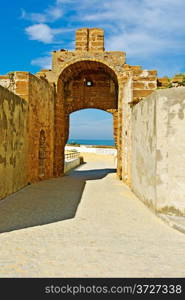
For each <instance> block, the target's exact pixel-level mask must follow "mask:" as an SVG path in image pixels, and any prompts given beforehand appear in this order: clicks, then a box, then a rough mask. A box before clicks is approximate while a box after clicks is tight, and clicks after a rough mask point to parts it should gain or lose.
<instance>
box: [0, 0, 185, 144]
mask: <svg viewBox="0 0 185 300" xmlns="http://www.w3.org/2000/svg"><path fill="white" fill-rule="evenodd" d="M80 27H102V28H104V30H105V47H106V50H122V51H126V53H127V63H129V64H132V65H142V66H143V68H146V69H157V70H158V74H159V76H164V75H168V76H172V75H173V74H175V73H180V72H185V30H184V28H185V1H184V0H155V1H151V0H101V1H100V0H80V1H79V0H45V1H43V0H42V1H40V0H31V1H30V0H27V1H23V0H16V1H11V2H8V1H2V3H1V10H0V28H1V35H0V45H1V48H0V53H1V55H0V74H6V73H7V72H9V71H14V70H20V71H24V70H26V71H30V72H32V73H35V72H37V71H38V70H39V69H42V68H50V64H51V56H50V52H51V51H53V50H57V49H61V48H66V49H69V50H72V49H73V48H74V40H75V30H76V29H77V28H80ZM81 113H83V119H84V117H85V116H86V117H87V119H88V118H89V120H90V119H91V118H93V117H94V120H96V122H95V123H96V125H95V124H94V128H95V126H98V125H99V128H100V125H101V126H104V127H103V128H104V132H107V131H108V128H109V126H110V124H111V116H110V115H108V114H106V113H104V112H99V113H100V114H101V115H102V119H101V118H100V116H99V117H98V118H96V113H92V112H91V113H89V111H87V112H86V114H85V112H81ZM84 114H85V115H84ZM76 116H77V115H76ZM73 118H77V119H78V120H79V122H80V120H81V118H80V113H78V117H75V114H74V117H72V124H71V128H72V130H73V128H74V127H75V128H76V126H77V125H74V126H73ZM84 120H85V119H84ZM97 120H99V122H100V123H98V122H97ZM103 120H106V121H107V122H103ZM74 122H77V121H74ZM87 122H90V121H88V120H87ZM103 123H104V125H103ZM74 124H76V123H74ZM79 124H81V123H79ZM89 124H90V123H89ZM106 124H108V125H106ZM78 126H79V127H80V126H81V125H78ZM97 128H98V127H96V128H95V129H94V133H95V132H97V133H96V134H97V137H98V138H103V136H102V135H100V133H98V132H99V131H98V130H97ZM75 130H76V129H75ZM81 132H82V131H79V134H81ZM84 132H85V131H84ZM84 132H83V133H84ZM75 135H76V131H75ZM110 137H111V135H110ZM79 138H82V136H79ZM87 138H89V136H87Z"/></svg>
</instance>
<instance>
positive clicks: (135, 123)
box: [132, 87, 185, 215]
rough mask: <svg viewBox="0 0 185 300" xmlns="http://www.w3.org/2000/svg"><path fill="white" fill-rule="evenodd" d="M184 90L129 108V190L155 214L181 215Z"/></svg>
mask: <svg viewBox="0 0 185 300" xmlns="http://www.w3.org/2000/svg"><path fill="white" fill-rule="evenodd" d="M184 128H185V88H183V87H182V88H172V89H164V90H158V91H156V92H154V93H153V94H152V95H150V96H149V97H147V98H146V99H145V100H144V101H142V102H140V103H138V104H137V105H135V106H134V107H133V112H132V189H133V190H134V192H135V193H136V194H137V195H138V196H139V197H140V199H142V200H143V201H144V202H145V203H146V204H147V205H148V206H150V207H152V208H153V209H155V210H156V211H157V212H165V213H175V214H180V215H185V201H184V199H185V153H184V149H185V139H184Z"/></svg>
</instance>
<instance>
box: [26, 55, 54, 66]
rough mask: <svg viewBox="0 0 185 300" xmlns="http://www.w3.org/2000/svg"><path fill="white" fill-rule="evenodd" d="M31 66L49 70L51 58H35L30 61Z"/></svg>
mask: <svg viewBox="0 0 185 300" xmlns="http://www.w3.org/2000/svg"><path fill="white" fill-rule="evenodd" d="M31 64H32V65H33V66H39V67H40V68H42V69H51V56H43V57H38V58H35V59H33V60H32V61H31Z"/></svg>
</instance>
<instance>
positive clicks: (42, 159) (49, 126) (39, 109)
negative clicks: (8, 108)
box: [28, 74, 54, 182]
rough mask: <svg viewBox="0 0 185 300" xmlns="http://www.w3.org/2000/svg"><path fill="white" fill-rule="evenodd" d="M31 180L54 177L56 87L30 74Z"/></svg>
mask: <svg viewBox="0 0 185 300" xmlns="http://www.w3.org/2000/svg"><path fill="white" fill-rule="evenodd" d="M28 84H29V94H28V101H29V118H28V124H29V180H30V181H31V182H34V181H37V180H41V179H46V178H50V177H53V155H54V88H53V87H52V86H50V85H49V84H48V82H47V81H46V80H44V79H39V78H37V77H35V76H34V75H31V74H30V75H29V82H28Z"/></svg>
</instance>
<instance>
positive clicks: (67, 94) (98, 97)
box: [54, 59, 119, 176]
mask: <svg viewBox="0 0 185 300" xmlns="http://www.w3.org/2000/svg"><path fill="white" fill-rule="evenodd" d="M89 80H90V81H92V83H93V84H92V86H91V87H89V86H87V81H89ZM118 87H119V83H118V76H117V74H116V72H115V71H114V70H113V69H111V68H110V66H108V65H107V64H106V63H104V62H100V61H99V60H96V59H90V60H88V59H82V60H79V59H78V60H77V61H75V62H72V63H70V64H69V63H68V64H66V66H65V67H64V68H63V69H62V72H61V74H60V75H59V77H58V82H57V99H56V103H55V153H54V157H55V158H54V175H55V176H60V175H62V173H63V168H64V147H65V144H66V142H67V139H68V136H69V115H70V113H72V112H74V111H78V110H80V109H85V108H96V109H102V110H104V111H106V112H109V113H112V114H113V119H114V135H115V140H116V135H117V128H116V126H117V111H118V94H119V88H118Z"/></svg>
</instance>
